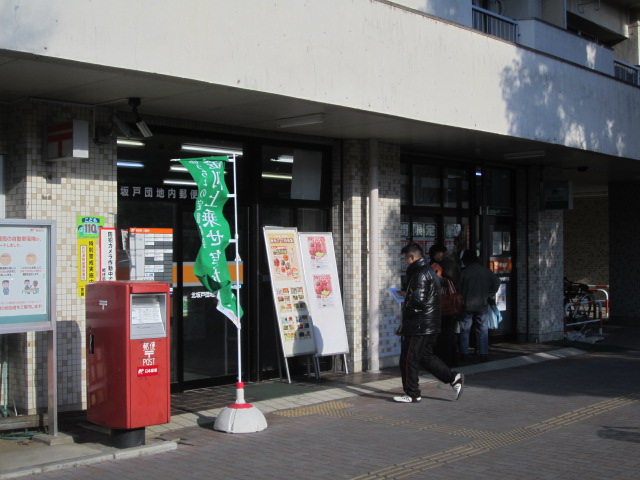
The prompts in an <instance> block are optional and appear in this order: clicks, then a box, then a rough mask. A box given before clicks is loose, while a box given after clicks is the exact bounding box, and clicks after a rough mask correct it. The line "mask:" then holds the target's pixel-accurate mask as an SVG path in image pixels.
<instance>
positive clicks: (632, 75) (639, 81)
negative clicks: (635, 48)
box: [613, 59, 640, 86]
mask: <svg viewBox="0 0 640 480" xmlns="http://www.w3.org/2000/svg"><path fill="white" fill-rule="evenodd" d="M613 73H614V76H615V78H617V79H618V80H622V81H623V82H625V83H629V84H631V85H635V86H640V68H638V67H636V66H635V65H631V64H630V63H627V62H623V61H622V60H617V59H616V60H614V61H613Z"/></svg>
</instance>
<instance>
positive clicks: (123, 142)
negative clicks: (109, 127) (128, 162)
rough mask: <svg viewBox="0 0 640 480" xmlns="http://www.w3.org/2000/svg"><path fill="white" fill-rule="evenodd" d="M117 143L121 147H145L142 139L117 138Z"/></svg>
mask: <svg viewBox="0 0 640 480" xmlns="http://www.w3.org/2000/svg"><path fill="white" fill-rule="evenodd" d="M116 144H117V145H119V146H121V147H144V142H142V141H140V140H130V139H128V138H118V139H116Z"/></svg>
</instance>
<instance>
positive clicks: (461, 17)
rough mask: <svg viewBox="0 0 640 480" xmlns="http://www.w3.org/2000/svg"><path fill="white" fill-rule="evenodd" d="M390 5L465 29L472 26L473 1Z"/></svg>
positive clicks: (405, 0) (411, 0)
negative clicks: (441, 19) (431, 16)
mask: <svg viewBox="0 0 640 480" xmlns="http://www.w3.org/2000/svg"><path fill="white" fill-rule="evenodd" d="M392 3H397V4H398V5H402V6H404V7H407V8H411V9H413V10H417V11H418V12H423V13H427V14H429V15H433V16H435V17H440V18H444V19H445V20H449V21H450V22H455V23H459V24H460V25H466V26H467V27H471V26H472V25H473V16H472V15H471V12H472V9H471V6H472V5H473V0H395V1H393V2H392Z"/></svg>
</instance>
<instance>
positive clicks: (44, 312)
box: [0, 220, 53, 333]
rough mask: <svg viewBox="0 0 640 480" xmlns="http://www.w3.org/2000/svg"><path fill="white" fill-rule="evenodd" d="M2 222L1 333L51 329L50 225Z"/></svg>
mask: <svg viewBox="0 0 640 480" xmlns="http://www.w3.org/2000/svg"><path fill="white" fill-rule="evenodd" d="M24 222H25V223H24V224H21V223H19V221H17V220H14V221H12V222H9V221H7V220H2V221H0V282H1V283H2V292H1V293H0V333H11V332H22V331H30V330H41V329H46V327H47V326H48V327H50V326H51V318H50V316H51V315H50V314H51V312H50V299H51V292H50V289H51V287H52V285H51V284H50V282H51V268H52V266H51V262H52V259H51V249H52V245H53V244H52V242H53V238H52V233H51V228H52V227H51V225H47V224H42V225H37V224H31V223H29V222H30V221H28V220H25V221H24Z"/></svg>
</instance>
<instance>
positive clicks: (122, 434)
mask: <svg viewBox="0 0 640 480" xmlns="http://www.w3.org/2000/svg"><path fill="white" fill-rule="evenodd" d="M111 442H112V443H113V446H114V447H116V448H131V447H139V446H140V445H144V427H142V428H132V429H130V430H125V429H113V430H111Z"/></svg>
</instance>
